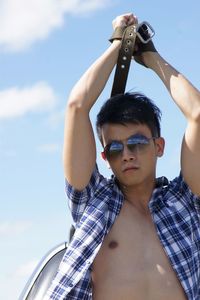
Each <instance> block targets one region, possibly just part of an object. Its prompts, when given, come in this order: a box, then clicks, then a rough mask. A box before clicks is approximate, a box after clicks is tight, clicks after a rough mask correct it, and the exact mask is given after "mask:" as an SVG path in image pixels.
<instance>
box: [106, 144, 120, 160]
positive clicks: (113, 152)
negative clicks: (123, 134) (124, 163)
mask: <svg viewBox="0 0 200 300" xmlns="http://www.w3.org/2000/svg"><path fill="white" fill-rule="evenodd" d="M123 149H124V145H123V144H122V143H120V142H112V143H111V144H109V145H107V146H106V147H105V154H106V157H107V158H108V159H109V158H112V157H114V156H117V155H119V154H121V152H122V151H123Z"/></svg>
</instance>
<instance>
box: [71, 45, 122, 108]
mask: <svg viewBox="0 0 200 300" xmlns="http://www.w3.org/2000/svg"><path fill="white" fill-rule="evenodd" d="M120 44H121V42H120V41H117V40H116V41H114V42H113V43H112V44H111V46H110V47H109V48H108V49H107V50H106V51H105V52H104V53H103V54H102V56H100V57H99V58H98V59H97V60H96V61H95V62H94V63H93V64H92V65H91V67H90V68H89V69H88V70H87V71H86V72H85V73H84V74H83V76H82V77H81V78H80V80H79V81H78V82H77V83H76V85H75V86H74V88H73V89H72V91H71V94H70V97H69V100H68V104H69V105H72V106H74V105H75V106H76V107H78V108H83V109H85V110H87V111H89V110H90V109H91V107H92V106H93V104H94V103H95V101H96V100H97V98H98V97H99V95H100V94H101V92H102V90H103V89H104V87H105V85H106V82H107V80H108V78H109V76H110V73H111V72H112V70H113V68H114V66H115V64H116V62H117V58H118V52H119V48H120Z"/></svg>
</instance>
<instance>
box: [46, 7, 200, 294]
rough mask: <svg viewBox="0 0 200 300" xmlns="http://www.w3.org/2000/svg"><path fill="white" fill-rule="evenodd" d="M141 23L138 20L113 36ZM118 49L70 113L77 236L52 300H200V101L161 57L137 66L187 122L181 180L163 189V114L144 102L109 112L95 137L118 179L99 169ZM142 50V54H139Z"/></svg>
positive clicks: (120, 20)
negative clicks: (93, 113)
mask: <svg viewBox="0 0 200 300" xmlns="http://www.w3.org/2000/svg"><path fill="white" fill-rule="evenodd" d="M134 23H137V18H136V17H135V16H134V15H133V14H131V13H130V14H125V15H122V16H119V17H117V18H116V19H115V20H114V21H113V27H114V29H115V28H116V27H121V28H122V29H123V28H124V27H126V26H128V25H132V24H134ZM120 45H121V41H120V40H114V41H113V43H112V44H111V45H110V47H109V48H108V49H107V50H106V51H105V53H103V55H102V56H101V57H100V58H99V59H97V61H96V62H95V63H94V64H93V65H92V66H91V67H90V68H89V69H88V70H87V71H86V73H85V74H84V75H83V77H82V78H81V79H80V80H79V81H78V83H77V84H76V85H75V87H74V88H73V90H72V92H71V94H70V97H69V100H68V104H67V111H66V126H65V138H64V170H65V177H66V190H67V195H68V197H69V200H70V208H71V211H72V216H73V218H74V221H75V223H76V231H75V235H74V237H73V239H72V241H71V243H70V245H69V247H68V250H67V252H66V254H65V256H64V258H63V261H62V262H61V265H60V268H59V270H58V273H57V275H56V277H55V279H54V281H53V283H52V286H51V288H50V290H49V292H48V296H46V297H45V299H69V300H70V299H82V300H83V299H94V300H169V299H173V300H185V299H189V300H199V299H200V284H199V283H200V198H199V195H200V184H199V178H200V93H199V91H198V90H197V89H196V88H194V87H193V86H192V84H191V83H190V82H189V81H188V80H187V79H186V78H185V77H184V76H183V75H182V74H180V73H179V72H177V71H176V70H175V69H174V68H173V67H172V66H170V65H169V64H168V63H167V62H166V61H165V60H164V59H163V58H162V57H161V56H160V55H159V53H158V52H157V51H156V50H155V48H154V49H153V51H142V50H141V48H140V49H139V50H140V51H138V53H140V54H139V55H138V56H137V61H139V62H140V63H142V64H144V65H145V66H146V67H148V68H150V69H152V70H153V71H154V72H155V73H156V74H157V75H158V76H159V77H160V79H161V80H162V82H163V83H164V84H165V86H166V88H167V89H168V91H169V93H170V94H171V96H172V99H173V100H174V101H175V103H176V104H177V105H178V106H179V108H180V109H181V111H182V112H183V114H184V115H185V117H186V119H187V122H188V124H187V128H186V132H185V135H184V138H183V143H182V150H181V174H180V176H179V177H177V178H175V179H174V180H173V181H171V182H170V183H168V182H167V181H166V180H165V179H164V178H162V180H161V181H160V180H156V162H157V158H158V157H161V156H162V155H163V151H164V139H163V138H162V137H161V136H160V124H159V121H160V111H159V109H158V108H157V107H156V106H155V105H154V104H153V103H152V102H151V101H150V100H149V99H148V98H147V97H145V96H144V95H141V94H125V95H124V96H123V95H118V96H116V97H114V98H113V99H109V100H108V101H107V102H106V104H105V105H104V106H103V107H102V109H101V111H100V113H99V115H98V119H97V129H98V134H99V137H100V140H101V142H102V145H103V153H102V155H103V157H104V159H106V160H107V162H108V163H109V165H110V168H111V169H112V171H113V174H114V176H113V177H112V178H111V179H106V178H104V177H103V176H102V175H100V174H99V171H98V168H97V166H96V146H95V139H94V134H93V130H92V126H91V122H90V118H89V112H90V109H91V107H92V106H93V105H94V103H95V101H96V100H97V98H98V96H99V95H100V93H101V92H102V90H103V88H104V86H105V84H106V82H107V80H108V78H109V75H110V73H111V71H112V70H113V67H114V66H115V64H116V61H117V57H118V51H119V49H120ZM138 47H140V46H138Z"/></svg>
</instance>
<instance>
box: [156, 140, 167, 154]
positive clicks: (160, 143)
mask: <svg viewBox="0 0 200 300" xmlns="http://www.w3.org/2000/svg"><path fill="white" fill-rule="evenodd" d="M155 144H156V154H157V156H158V157H161V156H163V153H164V149H165V140H164V138H162V137H159V138H157V139H156V140H155Z"/></svg>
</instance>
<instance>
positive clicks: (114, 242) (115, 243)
mask: <svg viewBox="0 0 200 300" xmlns="http://www.w3.org/2000/svg"><path fill="white" fill-rule="evenodd" d="M108 247H109V248H110V249H115V248H117V247H118V242H116V241H111V242H110V243H109V244H108Z"/></svg>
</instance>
